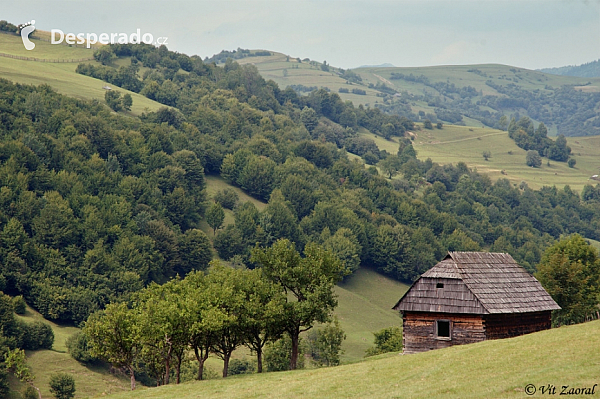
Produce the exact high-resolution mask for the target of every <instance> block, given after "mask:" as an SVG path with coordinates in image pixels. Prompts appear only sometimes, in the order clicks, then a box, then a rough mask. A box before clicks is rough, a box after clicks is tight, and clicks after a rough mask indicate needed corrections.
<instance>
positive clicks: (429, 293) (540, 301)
mask: <svg viewBox="0 0 600 399" xmlns="http://www.w3.org/2000/svg"><path fill="white" fill-rule="evenodd" d="M394 309H395V310H399V311H400V312H401V313H402V319H403V343H404V353H416V352H424V351H428V350H431V349H439V348H445V347H448V346H452V345H462V344H469V343H474V342H479V341H484V340H487V339H498V338H508V337H515V336H518V335H523V334H528V333H532V332H536V331H541V330H546V329H548V328H550V321H551V319H550V317H551V312H552V310H555V309H560V306H558V305H557V304H556V302H554V300H553V299H552V297H551V296H550V295H549V294H548V293H547V292H546V290H544V288H543V287H542V285H541V284H540V282H539V281H537V280H536V279H535V278H534V277H532V276H531V275H530V274H529V273H527V272H526V271H525V270H524V269H523V268H522V267H521V266H519V265H518V264H517V263H516V262H515V260H514V259H513V258H512V257H511V256H510V255H508V254H504V253H483V252H450V253H449V254H448V255H447V256H446V258H444V259H443V260H442V261H441V262H439V263H438V264H437V265H435V266H434V267H433V268H431V269H430V270H428V271H427V272H425V273H423V275H422V276H421V277H420V278H419V279H418V280H417V281H416V282H415V283H414V284H413V285H412V286H411V287H410V289H409V290H408V291H407V292H406V294H404V296H403V297H402V298H401V299H400V300H399V301H398V303H397V304H396V306H394Z"/></svg>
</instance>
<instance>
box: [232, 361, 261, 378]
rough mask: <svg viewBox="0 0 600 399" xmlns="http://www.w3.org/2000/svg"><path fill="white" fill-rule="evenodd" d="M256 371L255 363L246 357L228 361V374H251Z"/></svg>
mask: <svg viewBox="0 0 600 399" xmlns="http://www.w3.org/2000/svg"><path fill="white" fill-rule="evenodd" d="M255 372H256V364H255V363H254V362H253V361H252V360H249V359H247V358H243V359H231V361H230V362H229V370H228V374H229V375H238V374H253V373H255Z"/></svg>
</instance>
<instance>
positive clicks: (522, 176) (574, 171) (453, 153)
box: [359, 125, 600, 191]
mask: <svg viewBox="0 0 600 399" xmlns="http://www.w3.org/2000/svg"><path fill="white" fill-rule="evenodd" d="M418 126H419V129H418V130H415V131H414V132H413V133H414V140H413V146H414V148H415V150H416V151H417V157H418V158H419V159H421V160H425V159H427V158H431V159H432V160H433V161H434V162H438V163H440V164H448V163H452V164H456V163H458V162H465V163H466V164H467V165H468V166H469V167H471V168H476V169H477V170H478V171H479V172H480V173H485V174H487V175H488V176H489V177H490V178H491V179H492V180H494V181H495V180H497V179H500V178H504V179H508V180H509V181H511V182H512V183H513V184H515V185H519V184H520V183H521V182H523V181H524V182H526V183H527V185H528V186H529V187H530V188H532V189H539V188H541V187H543V186H554V185H555V186H557V187H561V188H562V187H564V186H565V185H569V186H570V187H571V188H572V189H574V190H576V191H581V190H582V189H583V186H585V185H586V184H596V182H595V181H594V180H591V179H590V177H591V176H593V175H595V174H598V173H599V168H600V136H590V137H568V138H567V142H568V144H569V146H570V147H571V153H572V155H573V157H574V158H575V160H576V161H577V164H576V165H575V167H574V168H569V167H568V166H567V164H566V162H555V161H550V165H549V166H548V159H547V158H542V166H541V167H539V168H532V167H529V166H527V165H526V164H525V155H526V151H525V150H523V149H521V148H519V147H517V145H516V144H515V143H514V141H513V140H512V139H510V138H509V137H508V133H507V132H505V131H502V130H496V129H491V128H482V127H469V126H455V125H444V127H443V128H442V129H436V128H434V129H432V130H428V129H424V128H422V126H420V125H418ZM359 134H360V135H362V136H364V137H369V138H371V139H373V141H375V143H376V144H377V146H378V147H379V149H381V150H387V151H388V152H390V153H392V154H395V153H397V152H398V142H397V139H392V140H386V139H384V138H383V137H381V136H377V135H375V134H373V133H370V132H368V131H366V130H362V131H361V132H359ZM484 151H489V152H490V153H491V157H490V158H489V159H488V160H487V161H486V160H485V159H484V158H483V152H484Z"/></svg>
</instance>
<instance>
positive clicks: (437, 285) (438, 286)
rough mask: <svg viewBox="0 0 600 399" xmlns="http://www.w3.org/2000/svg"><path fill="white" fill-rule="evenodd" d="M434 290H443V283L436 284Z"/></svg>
mask: <svg viewBox="0 0 600 399" xmlns="http://www.w3.org/2000/svg"><path fill="white" fill-rule="evenodd" d="M435 288H444V283H437V284H436V286H435Z"/></svg>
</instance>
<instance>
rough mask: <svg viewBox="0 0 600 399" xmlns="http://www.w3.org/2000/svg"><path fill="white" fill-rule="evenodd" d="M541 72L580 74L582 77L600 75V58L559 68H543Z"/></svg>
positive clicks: (564, 74) (563, 74)
mask: <svg viewBox="0 0 600 399" xmlns="http://www.w3.org/2000/svg"><path fill="white" fill-rule="evenodd" d="M538 71H540V72H544V73H551V74H553V75H562V76H578V77H581V78H596V77H600V59H598V60H596V61H592V62H588V63H586V64H581V65H568V66H564V67H558V68H542V69H538Z"/></svg>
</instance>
